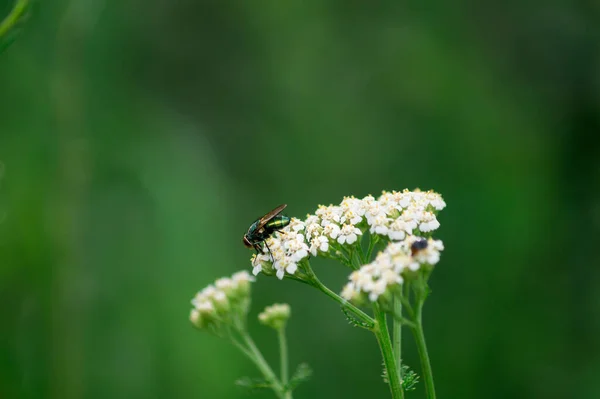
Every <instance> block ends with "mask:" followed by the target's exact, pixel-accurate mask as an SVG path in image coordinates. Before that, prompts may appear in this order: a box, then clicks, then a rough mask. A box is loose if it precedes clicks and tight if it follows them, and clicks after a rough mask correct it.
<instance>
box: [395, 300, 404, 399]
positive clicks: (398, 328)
mask: <svg viewBox="0 0 600 399" xmlns="http://www.w3.org/2000/svg"><path fill="white" fill-rule="evenodd" d="M401 296H402V292H399V293H396V294H395V295H394V317H393V320H394V322H393V346H394V358H395V359H396V367H397V369H398V378H399V379H400V382H402V301H401V299H400V297H401ZM401 397H404V391H402V396H401Z"/></svg>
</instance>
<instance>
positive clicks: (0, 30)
mask: <svg viewBox="0 0 600 399" xmlns="http://www.w3.org/2000/svg"><path fill="white" fill-rule="evenodd" d="M28 5H29V0H17V1H16V2H15V5H14V6H13V8H12V10H10V13H9V14H8V15H7V16H6V18H4V20H3V21H2V22H0V38H2V36H4V35H5V34H6V33H8V31H10V30H11V29H12V28H13V27H14V26H15V25H16V24H17V22H19V19H20V18H21V17H22V16H23V14H24V13H25V10H27V6H28Z"/></svg>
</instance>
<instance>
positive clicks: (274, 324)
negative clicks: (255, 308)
mask: <svg viewBox="0 0 600 399" xmlns="http://www.w3.org/2000/svg"><path fill="white" fill-rule="evenodd" d="M290 313H291V310H290V305H288V304H287V303H275V304H273V305H271V306H267V307H266V308H265V310H264V311H263V312H262V313H261V314H259V315H258V320H259V321H260V322H261V323H262V324H264V325H266V326H268V327H271V328H273V329H275V330H279V329H281V328H283V327H285V323H286V322H287V321H288V319H289V318H290Z"/></svg>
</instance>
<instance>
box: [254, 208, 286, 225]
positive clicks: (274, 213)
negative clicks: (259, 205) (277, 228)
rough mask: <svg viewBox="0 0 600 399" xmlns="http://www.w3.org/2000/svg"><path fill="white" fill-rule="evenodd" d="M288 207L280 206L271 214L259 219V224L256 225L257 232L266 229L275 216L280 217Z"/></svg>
mask: <svg viewBox="0 0 600 399" xmlns="http://www.w3.org/2000/svg"><path fill="white" fill-rule="evenodd" d="M286 206H287V204H282V205H279V206H278V207H277V208H275V209H273V210H272V211H271V212H269V213H267V214H266V215H265V216H263V217H261V218H260V219H258V224H257V225H256V230H260V229H262V228H263V227H265V225H266V224H267V223H269V220H271V219H273V218H274V217H275V216H277V215H279V214H280V213H281V211H283V210H284V209H285V207H286Z"/></svg>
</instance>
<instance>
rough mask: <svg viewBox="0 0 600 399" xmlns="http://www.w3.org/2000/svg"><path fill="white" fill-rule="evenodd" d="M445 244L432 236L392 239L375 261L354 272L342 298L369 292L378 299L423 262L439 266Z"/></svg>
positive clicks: (373, 299) (350, 298) (352, 298)
mask: <svg viewBox="0 0 600 399" xmlns="http://www.w3.org/2000/svg"><path fill="white" fill-rule="evenodd" d="M443 249H444V244H443V243H442V241H440V240H434V239H432V238H429V239H424V238H420V237H417V236H409V237H407V238H406V239H405V240H404V241H398V242H391V243H389V244H388V246H387V247H386V248H385V250H383V251H382V252H380V253H379V254H378V255H377V257H376V258H375V260H374V261H373V262H371V263H369V264H366V265H364V266H362V267H361V268H360V269H358V270H356V271H354V272H352V274H350V278H349V280H350V282H349V283H348V284H346V286H345V287H344V289H343V290H342V297H343V298H345V299H347V300H349V301H354V300H359V298H360V297H361V295H363V294H367V295H368V297H369V300H370V301H372V302H374V301H376V300H377V299H378V298H379V296H380V295H383V294H384V293H385V292H386V291H388V290H389V289H393V288H394V287H395V286H398V285H399V284H402V283H403V282H404V278H405V277H407V276H408V275H409V274H411V273H414V272H416V271H418V270H419V269H420V268H421V267H422V266H423V265H431V266H433V265H435V264H436V263H438V262H439V260H440V251H442V250H443Z"/></svg>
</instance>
